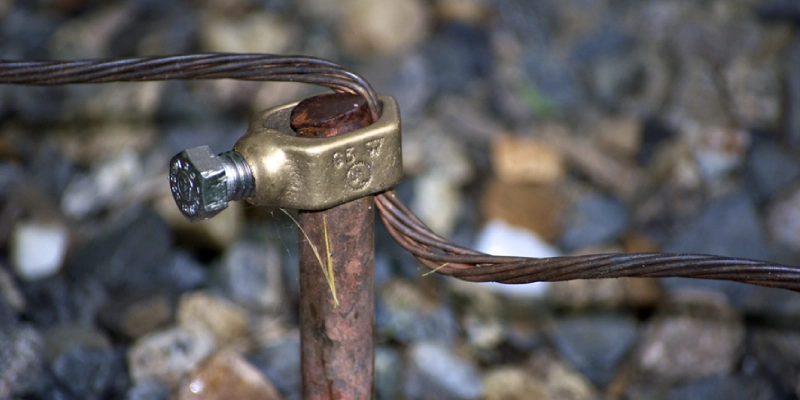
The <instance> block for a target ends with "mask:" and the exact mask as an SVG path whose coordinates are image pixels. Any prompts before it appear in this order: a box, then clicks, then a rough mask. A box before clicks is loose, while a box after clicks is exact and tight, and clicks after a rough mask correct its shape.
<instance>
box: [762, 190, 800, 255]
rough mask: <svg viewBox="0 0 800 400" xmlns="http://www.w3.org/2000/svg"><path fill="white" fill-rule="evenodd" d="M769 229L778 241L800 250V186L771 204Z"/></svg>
mask: <svg viewBox="0 0 800 400" xmlns="http://www.w3.org/2000/svg"><path fill="white" fill-rule="evenodd" d="M767 230H768V231H769V233H770V236H771V237H772V238H774V239H775V240H776V241H777V242H779V243H781V244H783V245H785V246H787V247H789V248H790V249H792V250H793V251H800V187H795V188H793V189H792V190H790V191H788V192H787V193H786V195H785V196H782V197H781V198H779V199H776V200H775V201H773V202H771V204H769V206H768V208H767Z"/></svg>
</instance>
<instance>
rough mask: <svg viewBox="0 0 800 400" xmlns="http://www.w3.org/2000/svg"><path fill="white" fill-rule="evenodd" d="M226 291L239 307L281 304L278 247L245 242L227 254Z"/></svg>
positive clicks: (223, 273)
mask: <svg viewBox="0 0 800 400" xmlns="http://www.w3.org/2000/svg"><path fill="white" fill-rule="evenodd" d="M218 275H219V276H220V280H221V281H222V284H223V286H224V289H225V291H226V292H227V293H228V294H229V295H230V297H231V298H232V299H233V300H235V301H236V302H237V303H239V304H242V305H245V306H248V307H253V308H256V309H262V310H268V309H274V308H277V307H278V306H279V304H280V301H281V290H282V281H281V254H280V252H279V250H278V248H277V247H275V246H271V245H267V246H265V245H263V244H255V243H251V242H245V241H241V242H238V243H236V244H234V245H233V246H231V247H230V248H228V251H227V252H226V253H225V255H224V257H223V259H222V263H221V265H220V268H219V274H218Z"/></svg>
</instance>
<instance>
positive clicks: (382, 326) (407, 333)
mask: <svg viewBox="0 0 800 400" xmlns="http://www.w3.org/2000/svg"><path fill="white" fill-rule="evenodd" d="M375 327H376V329H377V331H378V334H379V335H381V336H384V337H390V338H393V339H395V340H398V341H400V342H403V343H412V342H417V341H421V340H428V341H436V342H439V343H452V342H453V340H454V339H455V337H456V333H457V332H458V321H456V317H455V315H454V313H453V311H452V310H450V309H449V308H447V307H445V306H444V305H443V304H440V303H438V302H437V301H436V300H435V299H431V298H429V297H428V296H426V295H425V294H423V293H422V292H421V291H420V290H419V289H418V288H417V287H416V286H414V285H412V284H410V283H407V282H405V281H400V280H395V281H392V282H390V283H388V284H387V285H386V286H384V289H383V291H382V292H381V293H380V298H379V299H378V301H377V304H376V308H375Z"/></svg>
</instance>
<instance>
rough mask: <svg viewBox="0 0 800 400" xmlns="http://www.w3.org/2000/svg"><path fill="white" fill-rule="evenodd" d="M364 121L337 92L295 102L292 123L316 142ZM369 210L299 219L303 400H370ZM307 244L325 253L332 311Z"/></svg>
mask: <svg viewBox="0 0 800 400" xmlns="http://www.w3.org/2000/svg"><path fill="white" fill-rule="evenodd" d="M371 122H372V121H371V116H370V112H369V107H368V106H367V102H366V101H365V100H364V98H363V97H360V96H357V95H352V94H347V93H336V94H328V95H321V96H316V97H312V98H309V99H306V100H304V101H302V102H300V103H299V104H298V105H297V106H296V107H295V109H294V110H293V111H292V122H291V123H292V128H294V129H295V131H296V132H297V134H298V136H302V137H317V138H322V137H331V136H336V135H338V134H341V133H346V132H350V131H353V130H355V129H358V128H361V127H364V126H367V125H369V124H370V123H371ZM349 161H352V162H353V163H355V162H356V161H357V160H355V159H353V160H349ZM374 208H375V203H374V199H373V196H367V197H363V198H360V199H357V200H355V201H351V202H349V203H345V204H342V205H340V206H336V207H333V208H330V209H327V210H323V211H300V212H299V214H298V222H299V225H300V228H301V229H302V231H304V232H305V234H303V233H302V232H300V233H299V236H300V242H301V243H300V257H299V258H300V340H301V352H302V355H301V359H302V361H301V365H302V367H301V368H302V382H303V383H302V385H303V388H302V392H303V399H310V400H320V399H348V400H358V399H365V400H366V399H371V398H373V365H374V361H373V360H374V337H373V331H374V315H375V309H374V307H375V306H374V304H375V300H374V280H373V264H374V262H373V260H374V223H375V221H374V218H375V217H374ZM326 234H327V235H326ZM306 235H307V236H308V240H307V239H306ZM326 236H327V237H326ZM312 244H313V245H314V246H316V247H317V251H318V254H319V255H320V256H321V258H322V261H323V262H324V263H326V262H327V252H330V256H331V257H330V259H331V260H332V272H333V273H332V276H333V281H334V285H335V294H336V299H337V300H338V303H339V304H338V306H337V305H336V304H335V303H334V293H333V291H332V290H331V287H330V285H329V282H328V280H327V278H326V276H325V274H324V273H323V270H322V269H323V266H320V262H319V260H318V258H317V255H316V254H315V253H314V251H313V249H312ZM325 267H327V265H326V266H325Z"/></svg>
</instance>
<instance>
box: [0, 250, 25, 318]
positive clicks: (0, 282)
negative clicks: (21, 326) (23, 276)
mask: <svg viewBox="0 0 800 400" xmlns="http://www.w3.org/2000/svg"><path fill="white" fill-rule="evenodd" d="M25 308H26V304H25V297H24V296H23V295H22V291H21V290H20V288H19V286H18V285H17V282H16V281H15V280H14V277H13V276H12V275H11V272H9V271H8V270H7V269H6V268H5V266H4V265H3V264H2V263H0V326H9V325H12V324H13V323H14V322H16V321H17V314H20V313H22V312H24V311H25Z"/></svg>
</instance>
